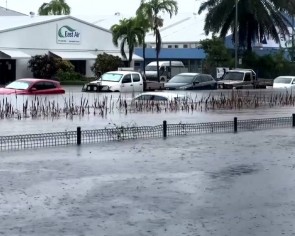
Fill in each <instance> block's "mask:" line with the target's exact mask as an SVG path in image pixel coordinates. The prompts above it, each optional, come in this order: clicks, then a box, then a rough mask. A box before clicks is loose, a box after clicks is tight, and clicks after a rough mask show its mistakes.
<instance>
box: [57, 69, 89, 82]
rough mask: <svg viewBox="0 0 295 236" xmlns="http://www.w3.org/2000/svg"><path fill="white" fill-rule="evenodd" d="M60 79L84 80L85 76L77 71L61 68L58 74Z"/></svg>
mask: <svg viewBox="0 0 295 236" xmlns="http://www.w3.org/2000/svg"><path fill="white" fill-rule="evenodd" d="M56 77H57V78H58V80H59V81H77V80H84V76H83V75H81V74H80V73H78V72H75V71H62V70H59V71H58V72H57V74H56Z"/></svg>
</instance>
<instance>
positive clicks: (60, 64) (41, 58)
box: [28, 54, 74, 79]
mask: <svg viewBox="0 0 295 236" xmlns="http://www.w3.org/2000/svg"><path fill="white" fill-rule="evenodd" d="M28 68H29V69H30V70H31V72H32V73H33V76H34V77H35V78H47V79H48V78H49V79H50V78H54V77H55V76H56V75H57V73H58V72H63V71H66V72H73V71H74V66H73V65H72V64H71V63H70V62H69V61H63V60H61V59H59V58H55V57H52V56H49V55H48V54H44V55H36V56H32V57H31V59H30V60H29V62H28Z"/></svg>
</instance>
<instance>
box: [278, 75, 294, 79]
mask: <svg viewBox="0 0 295 236" xmlns="http://www.w3.org/2000/svg"><path fill="white" fill-rule="evenodd" d="M277 78H292V79H295V76H294V75H281V76H278V77H276V78H275V79H277Z"/></svg>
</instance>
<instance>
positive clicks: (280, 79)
mask: <svg viewBox="0 0 295 236" xmlns="http://www.w3.org/2000/svg"><path fill="white" fill-rule="evenodd" d="M291 81H292V78H290V77H278V78H276V79H275V80H274V81H273V82H274V83H280V84H290V83H291Z"/></svg>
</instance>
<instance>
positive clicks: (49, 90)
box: [0, 78, 65, 95]
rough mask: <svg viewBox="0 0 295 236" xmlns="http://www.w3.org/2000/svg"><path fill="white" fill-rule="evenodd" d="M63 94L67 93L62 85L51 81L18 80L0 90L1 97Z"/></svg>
mask: <svg viewBox="0 0 295 236" xmlns="http://www.w3.org/2000/svg"><path fill="white" fill-rule="evenodd" d="M63 93H65V90H64V89H63V88H62V87H61V86H60V83H59V82H58V81H55V80H49V79H35V78H24V79H18V80H15V81H13V82H11V83H10V84H8V85H6V86H5V87H4V88H0V95H9V94H22V95H42V94H63Z"/></svg>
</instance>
